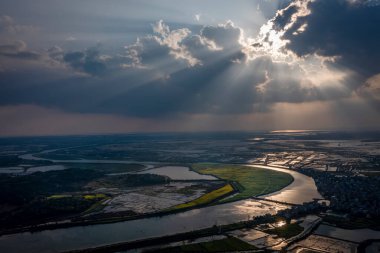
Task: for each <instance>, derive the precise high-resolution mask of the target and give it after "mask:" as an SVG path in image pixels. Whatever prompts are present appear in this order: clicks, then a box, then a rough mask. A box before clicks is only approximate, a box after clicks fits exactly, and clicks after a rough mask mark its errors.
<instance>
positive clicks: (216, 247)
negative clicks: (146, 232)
mask: <svg viewBox="0 0 380 253" xmlns="http://www.w3.org/2000/svg"><path fill="white" fill-rule="evenodd" d="M256 249H257V248H256V247H255V246H252V245H250V244H248V243H246V242H243V241H242V240H239V239H237V238H235V237H228V238H226V239H221V240H215V241H211V242H202V243H196V244H189V245H183V246H178V247H171V248H166V249H159V250H155V252H162V253H171V252H208V253H209V252H231V251H248V250H256Z"/></svg>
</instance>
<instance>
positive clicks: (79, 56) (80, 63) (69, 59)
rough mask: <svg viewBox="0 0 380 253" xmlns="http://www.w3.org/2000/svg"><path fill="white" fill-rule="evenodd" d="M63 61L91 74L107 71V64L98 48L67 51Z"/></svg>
mask: <svg viewBox="0 0 380 253" xmlns="http://www.w3.org/2000/svg"><path fill="white" fill-rule="evenodd" d="M63 61H64V62H65V63H67V64H69V65H70V66H71V67H72V68H73V69H75V70H78V71H81V72H84V73H88V74H91V75H101V74H103V73H105V71H106V64H105V63H104V62H103V61H102V60H101V59H100V54H99V51H98V50H97V49H96V48H90V49H87V50H85V51H77V52H69V53H65V54H64V56H63Z"/></svg>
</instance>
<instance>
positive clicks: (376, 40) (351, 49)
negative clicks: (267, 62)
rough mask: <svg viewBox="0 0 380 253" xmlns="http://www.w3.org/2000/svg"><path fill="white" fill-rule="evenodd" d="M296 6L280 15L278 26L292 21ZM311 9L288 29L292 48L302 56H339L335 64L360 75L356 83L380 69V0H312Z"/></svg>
mask: <svg viewBox="0 0 380 253" xmlns="http://www.w3.org/2000/svg"><path fill="white" fill-rule="evenodd" d="M294 8H296V7H295V6H293V7H292V8H291V11H290V9H289V11H284V12H282V13H281V14H280V15H278V17H277V18H276V19H275V24H276V26H278V27H279V28H281V29H282V28H283V27H284V20H285V21H286V23H287V24H289V23H291V21H290V18H291V15H293V14H294V13H295V12H294ZM308 9H309V11H310V13H309V14H307V15H304V16H303V15H300V16H299V17H298V18H297V19H296V21H295V22H294V24H292V26H291V27H290V29H287V30H286V32H285V34H284V36H283V38H284V39H286V40H289V43H288V44H287V46H286V47H287V48H288V49H290V50H291V51H293V52H295V53H296V54H297V55H298V56H305V55H311V54H317V55H320V56H324V57H337V58H336V59H335V61H334V62H332V65H333V66H334V67H338V68H347V69H349V70H351V71H352V72H353V73H354V74H355V75H357V78H359V80H356V81H358V83H356V85H360V84H361V83H363V81H364V80H365V79H367V78H369V77H371V76H373V75H375V74H377V73H379V72H380V47H379V45H380V5H378V1H348V0H337V1H331V0H317V1H309V3H308ZM302 26H304V29H302V28H301V27H302ZM299 29H301V30H303V31H300V32H298V30H299ZM360 78H362V80H360ZM363 79H364V80H363ZM359 81H360V82H359ZM351 85H352V84H351Z"/></svg>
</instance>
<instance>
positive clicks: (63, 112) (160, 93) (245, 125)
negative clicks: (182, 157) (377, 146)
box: [0, 0, 380, 136]
mask: <svg viewBox="0 0 380 253" xmlns="http://www.w3.org/2000/svg"><path fill="white" fill-rule="evenodd" d="M379 45H380V1H379V0H236V1H229V0H181V1H176V0H155V1H151V0H109V1H104V0H91V1H90V0H82V1H75V0H65V1H61V0H34V1H24V0H3V1H1V2H0V136H24V135H71V134H108V133H129V132H173V131H176V132H185V131H239V130H243V131H262V130H279V129H308V130H380V46H379Z"/></svg>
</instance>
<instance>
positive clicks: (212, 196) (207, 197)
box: [172, 184, 234, 210]
mask: <svg viewBox="0 0 380 253" xmlns="http://www.w3.org/2000/svg"><path fill="white" fill-rule="evenodd" d="M233 191H234V188H233V187H232V186H231V185H230V184H226V185H225V186H223V187H221V188H219V189H216V190H214V191H212V192H209V193H206V194H204V195H202V196H201V197H199V198H197V199H195V200H193V201H190V202H187V203H184V204H180V205H177V206H174V207H173V208H172V209H173V210H177V209H183V208H191V207H195V206H199V205H206V204H209V203H211V202H213V201H215V200H216V199H219V198H221V197H224V196H226V195H227V194H229V193H231V192H233Z"/></svg>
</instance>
